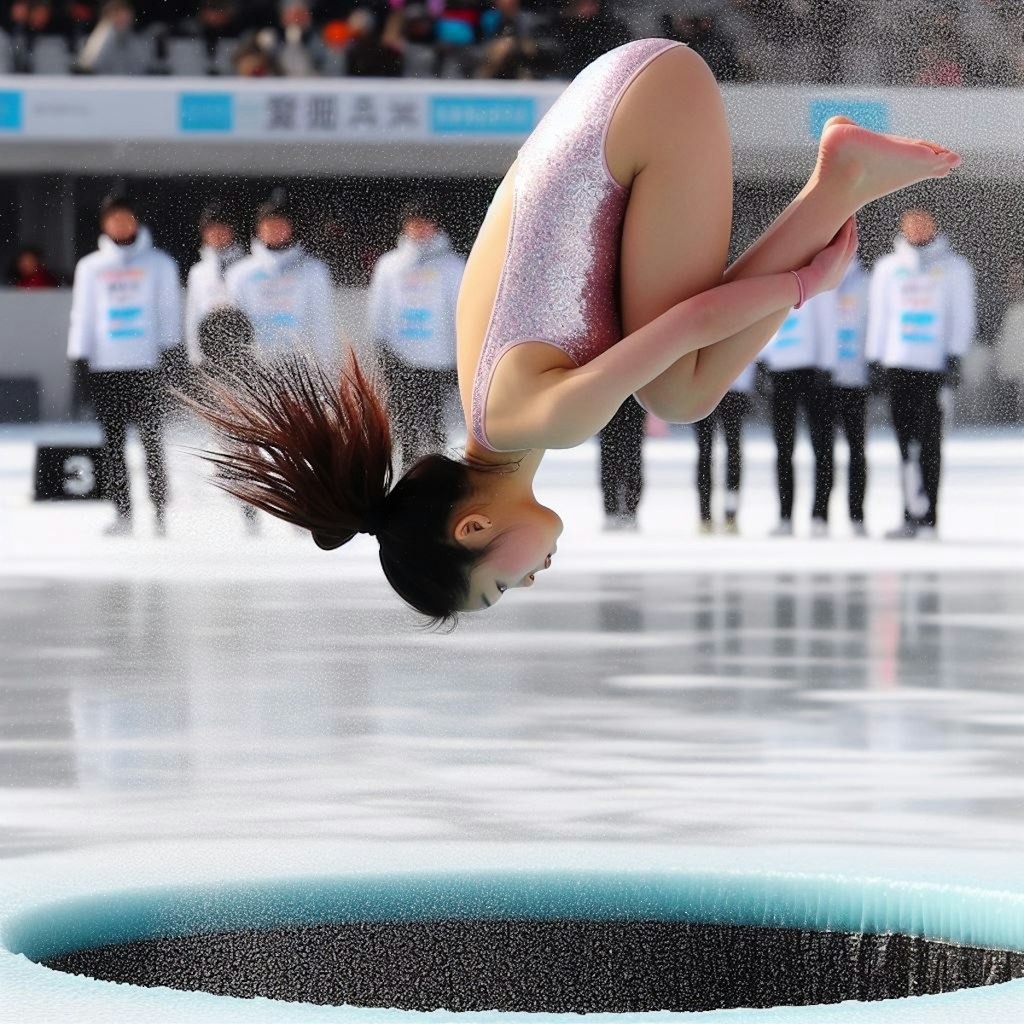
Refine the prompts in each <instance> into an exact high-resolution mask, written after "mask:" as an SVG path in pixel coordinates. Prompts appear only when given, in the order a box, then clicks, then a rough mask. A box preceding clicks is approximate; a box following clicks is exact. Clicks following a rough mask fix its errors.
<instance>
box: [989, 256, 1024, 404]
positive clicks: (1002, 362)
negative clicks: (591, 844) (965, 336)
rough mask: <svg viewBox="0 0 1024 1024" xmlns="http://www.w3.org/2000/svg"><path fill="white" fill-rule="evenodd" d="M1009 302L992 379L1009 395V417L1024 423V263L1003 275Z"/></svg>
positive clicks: (1001, 328) (997, 343)
mask: <svg viewBox="0 0 1024 1024" xmlns="http://www.w3.org/2000/svg"><path fill="white" fill-rule="evenodd" d="M1007 279H1008V284H1009V298H1010V302H1009V304H1008V305H1007V307H1006V312H1005V313H1004V314H1003V322H1002V325H1001V326H1000V328H999V337H998V338H997V339H996V377H997V378H998V380H999V382H1000V383H1001V384H1002V385H1003V387H1004V388H1005V387H1008V388H1009V391H1010V403H1008V404H1011V406H1012V413H1013V415H1014V416H1015V417H1016V419H1018V420H1020V419H1024V263H1014V264H1012V265H1011V266H1010V268H1009V271H1008V272H1007Z"/></svg>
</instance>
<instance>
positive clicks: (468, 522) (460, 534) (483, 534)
mask: <svg viewBox="0 0 1024 1024" xmlns="http://www.w3.org/2000/svg"><path fill="white" fill-rule="evenodd" d="M492 529H493V526H492V523H491V521H490V519H489V518H488V517H487V516H485V515H481V514H480V513H479V512H472V513H470V514H469V515H468V516H463V517H462V518H461V519H460V520H459V521H458V522H457V523H456V524H455V539H456V540H458V541H467V540H468V541H472V540H473V539H474V538H479V539H480V540H483V539H486V538H487V537H489V536H490V531H491V530H492Z"/></svg>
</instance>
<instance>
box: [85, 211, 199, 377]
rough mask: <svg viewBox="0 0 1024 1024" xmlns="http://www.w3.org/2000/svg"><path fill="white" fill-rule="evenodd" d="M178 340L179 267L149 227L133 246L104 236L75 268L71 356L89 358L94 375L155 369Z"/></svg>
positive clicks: (179, 312) (87, 359) (140, 228)
mask: <svg viewBox="0 0 1024 1024" xmlns="http://www.w3.org/2000/svg"><path fill="white" fill-rule="evenodd" d="M180 341H181V285H180V283H179V280H178V265H177V264H176V263H175V262H174V260H173V259H171V257H170V256H168V255H167V253H165V252H162V251H161V250H160V249H155V248H153V239H152V236H151V235H150V233H149V230H148V228H146V227H145V226H141V225H140V227H139V231H138V235H137V237H136V239H135V241H134V242H132V244H131V245H118V244H117V243H116V242H114V241H113V240H112V239H110V238H108V237H107V236H106V235H102V236H101V237H100V240H99V248H98V249H97V251H96V252H92V253H90V254H89V255H88V256H85V257H83V258H82V259H80V260H79V261H78V266H76V267H75V283H74V288H73V289H72V293H71V326H70V329H69V331H68V358H69V359H85V360H86V361H87V362H88V365H89V369H90V370H91V371H92V372H94V373H97V372H104V371H110V370H151V369H155V368H156V367H157V366H158V365H159V363H160V355H161V353H162V352H163V351H164V350H165V349H169V348H173V347H174V346H175V345H177V344H178V343H179V342H180Z"/></svg>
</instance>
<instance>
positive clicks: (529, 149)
mask: <svg viewBox="0 0 1024 1024" xmlns="http://www.w3.org/2000/svg"><path fill="white" fill-rule="evenodd" d="M680 45H682V44H680V43H675V42H671V41H669V40H666V39H638V40H636V41H635V42H632V43H626V45H625V46H619V47H617V48H616V49H614V50H611V51H609V52H608V53H606V54H604V55H603V56H601V57H599V58H598V59H597V60H595V61H594V62H593V63H592V64H589V65H588V66H587V67H585V68H584V69H583V71H581V72H580V73H579V75H577V76H576V78H575V79H573V81H572V82H571V83H570V84H569V86H568V87H567V88H566V90H565V91H564V92H563V93H562V94H561V95H560V96H559V97H558V99H557V100H556V101H555V103H554V105H553V106H552V107H551V109H550V110H548V112H547V113H546V114H545V115H544V117H543V118H541V121H540V123H539V124H538V125H537V127H536V128H535V129H534V131H533V133H532V134H531V135H530V137H529V138H528V139H527V140H526V142H524V143H523V146H522V148H521V149H520V150H519V165H518V167H517V169H516V177H515V183H514V189H513V194H512V213H511V218H510V222H509V229H508V241H507V243H506V247H505V262H504V264H503V266H502V270H501V276H500V278H499V280H498V289H497V293H496V295H495V298H494V307H493V309H492V310H491V317H490V321H489V323H488V325H487V331H486V333H485V334H484V339H483V344H482V345H481V347H480V361H479V363H478V364H477V370H476V377H475V378H474V381H473V398H472V420H473V422H472V430H473V436H474V438H475V439H476V440H477V441H478V442H479V443H480V444H481V445H483V446H484V447H485V448H487V449H489V450H490V451H499V450H500V449H497V448H494V447H492V446H491V444H490V443H489V442H488V440H487V432H486V430H485V429H484V418H485V413H486V409H487V395H488V392H489V391H490V386H491V378H492V377H493V375H494V369H495V367H496V366H497V365H498V361H499V360H500V359H501V357H502V356H503V355H504V354H505V353H506V352H508V351H509V349H512V348H514V347H515V346H516V345H522V344H524V343H525V342H529V341H540V342H544V343H545V344H548V345H553V346H554V347H555V348H558V349H561V350H562V351H563V352H565V354H566V355H568V356H569V358H570V359H572V360H573V362H575V363H576V365H577V366H581V365H583V364H584V363H588V362H589V361H590V360H591V359H593V358H594V357H595V356H598V355H600V354H601V353H602V352H604V351H606V350H607V349H608V348H610V347H611V346H612V345H614V344H615V342H617V341H619V340H620V339H621V337H622V328H621V325H620V318H619V308H618V276H619V245H620V241H621V236H622V221H623V218H624V216H625V212H626V201H627V199H628V196H629V191H628V189H625V188H623V187H622V186H621V185H620V184H619V183H618V182H617V181H616V180H615V179H614V178H613V177H612V174H611V171H610V170H609V169H608V163H607V160H606V157H605V136H606V135H607V132H608V125H609V123H610V122H611V118H612V114H613V113H614V111H615V107H616V105H617V103H618V101H619V99H620V97H621V96H622V94H623V93H624V92H625V91H626V87H627V86H628V85H629V83H630V82H631V81H632V80H633V78H634V77H635V76H636V75H637V74H638V73H639V72H640V70H641V69H642V68H643V67H644V66H645V65H646V64H648V63H649V62H650V61H652V60H653V59H654V58H655V57H657V56H658V54H660V53H663V52H664V51H665V50H668V49H671V48H672V47H673V46H680Z"/></svg>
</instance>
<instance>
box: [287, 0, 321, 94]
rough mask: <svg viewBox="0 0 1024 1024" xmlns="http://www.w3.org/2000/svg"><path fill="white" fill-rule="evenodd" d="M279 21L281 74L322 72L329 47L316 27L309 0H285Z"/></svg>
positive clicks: (303, 75)
mask: <svg viewBox="0 0 1024 1024" xmlns="http://www.w3.org/2000/svg"><path fill="white" fill-rule="evenodd" d="M279 25H280V29H281V42H280V45H279V46H278V49H277V53H276V54H275V56H276V58H277V65H278V67H279V68H280V69H281V74H283V75H289V76H292V77H298V78H308V77H309V76H310V75H318V74H320V73H321V72H322V71H323V67H324V59H325V57H326V51H325V48H324V44H323V42H322V41H321V39H320V36H319V35H318V34H317V33H316V32H315V31H314V29H313V9H312V7H311V5H310V2H309V0H281V7H280V14H279Z"/></svg>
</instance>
